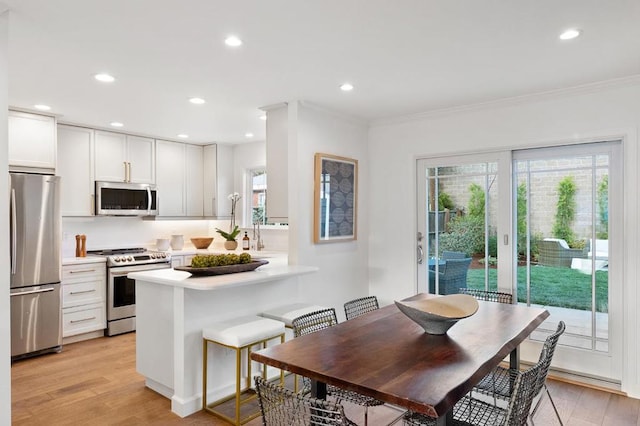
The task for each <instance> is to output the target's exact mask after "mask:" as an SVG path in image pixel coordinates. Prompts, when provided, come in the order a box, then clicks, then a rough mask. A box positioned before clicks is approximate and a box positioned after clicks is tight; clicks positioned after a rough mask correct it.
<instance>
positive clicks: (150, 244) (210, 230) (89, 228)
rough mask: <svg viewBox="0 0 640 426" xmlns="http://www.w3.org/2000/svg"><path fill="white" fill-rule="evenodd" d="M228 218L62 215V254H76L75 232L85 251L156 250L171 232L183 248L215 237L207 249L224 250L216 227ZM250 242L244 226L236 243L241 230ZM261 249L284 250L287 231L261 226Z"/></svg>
mask: <svg viewBox="0 0 640 426" xmlns="http://www.w3.org/2000/svg"><path fill="white" fill-rule="evenodd" d="M228 227H229V221H219V220H159V221H146V220H142V219H140V218H137V217H91V218H79V217H78V218H75V217H63V218H62V256H63V257H74V256H75V244H76V242H75V235H76V234H85V235H86V236H87V250H96V249H104V248H121V247H146V248H149V249H155V244H156V239H157V238H170V237H171V235H173V234H182V235H184V240H185V246H184V248H185V249H190V248H192V247H193V246H192V245H191V241H190V240H189V238H191V237H206V236H209V237H214V240H213V243H212V244H211V247H210V248H213V249H220V250H224V248H223V244H224V239H223V238H222V237H221V236H220V235H219V234H218V233H217V232H216V231H215V229H216V228H220V229H223V230H226V229H227V228H228ZM245 230H246V231H247V235H249V237H250V238H251V240H252V243H253V229H243V232H241V234H240V236H239V237H238V242H241V239H242V237H243V236H244V231H245ZM260 232H261V236H262V241H263V243H264V250H266V251H282V252H286V251H287V248H288V231H287V230H273V229H261V230H260Z"/></svg>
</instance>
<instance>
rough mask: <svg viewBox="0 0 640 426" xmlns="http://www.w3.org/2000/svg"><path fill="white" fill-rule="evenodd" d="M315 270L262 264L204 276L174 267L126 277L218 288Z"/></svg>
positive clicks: (261, 281) (209, 288)
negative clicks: (253, 269)
mask: <svg viewBox="0 0 640 426" xmlns="http://www.w3.org/2000/svg"><path fill="white" fill-rule="evenodd" d="M317 270H318V267H316V266H300V265H264V266H261V267H260V268H258V269H256V270H255V271H250V272H239V273H236V274H226V275H213V276H204V277H202V276H199V277H196V276H192V275H191V274H190V273H189V272H183V271H176V270H175V269H156V270H151V271H142V272H132V273H130V274H129V275H128V277H129V278H131V279H134V280H139V281H144V282H150V283H154V284H161V285H168V286H173V287H183V288H188V289H192V290H219V289H223V288H228V287H236V286H242V285H250V284H258V283H263V282H268V281H275V280H279V279H282V278H288V277H293V276H297V275H304V274H310V273H312V272H316V271H317Z"/></svg>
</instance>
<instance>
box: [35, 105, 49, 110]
mask: <svg viewBox="0 0 640 426" xmlns="http://www.w3.org/2000/svg"><path fill="white" fill-rule="evenodd" d="M33 107H34V108H35V109H39V110H40V111H49V110H50V109H51V107H50V106H49V105H44V104H37V105H34V106H33Z"/></svg>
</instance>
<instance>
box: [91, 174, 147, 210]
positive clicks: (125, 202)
mask: <svg viewBox="0 0 640 426" xmlns="http://www.w3.org/2000/svg"><path fill="white" fill-rule="evenodd" d="M157 214H158V191H157V189H156V186H155V185H151V184H147V183H125V182H104V181H96V215H98V216H155V215H157Z"/></svg>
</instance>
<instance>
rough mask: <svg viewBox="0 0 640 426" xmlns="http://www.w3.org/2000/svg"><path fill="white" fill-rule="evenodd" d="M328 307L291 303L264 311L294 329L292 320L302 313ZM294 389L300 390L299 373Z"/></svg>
mask: <svg viewBox="0 0 640 426" xmlns="http://www.w3.org/2000/svg"><path fill="white" fill-rule="evenodd" d="M322 309H327V308H326V307H325V306H318V305H310V304H308V303H290V304H288V305H282V306H278V307H275V308H273V309H269V310H267V311H264V312H262V313H261V314H260V315H262V316H263V317H265V318H270V319H274V320H277V321H280V322H282V323H284V326H285V327H287V328H289V329H293V326H292V325H291V322H292V321H293V320H294V319H296V318H298V317H301V316H302V315H306V314H310V313H311V312H315V311H320V310H322ZM293 391H294V392H296V393H297V392H298V375H297V374H294V375H293Z"/></svg>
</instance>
